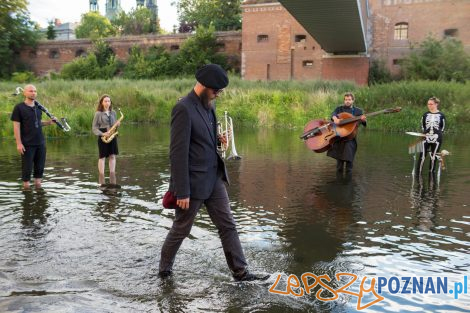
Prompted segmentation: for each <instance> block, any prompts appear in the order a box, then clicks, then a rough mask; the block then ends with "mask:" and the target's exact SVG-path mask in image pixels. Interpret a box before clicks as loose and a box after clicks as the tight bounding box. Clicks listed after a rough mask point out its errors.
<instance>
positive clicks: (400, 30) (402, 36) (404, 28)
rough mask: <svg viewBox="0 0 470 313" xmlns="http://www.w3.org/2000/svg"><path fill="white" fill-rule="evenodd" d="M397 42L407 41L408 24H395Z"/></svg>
mask: <svg viewBox="0 0 470 313" xmlns="http://www.w3.org/2000/svg"><path fill="white" fill-rule="evenodd" d="M393 38H394V39H395V40H406V39H408V23H405V22H402V23H397V24H395V35H394V36H393Z"/></svg>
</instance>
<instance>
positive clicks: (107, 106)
mask: <svg viewBox="0 0 470 313" xmlns="http://www.w3.org/2000/svg"><path fill="white" fill-rule="evenodd" d="M121 119H122V117H121ZM121 119H119V120H117V116H116V111H113V104H112V101H111V97H110V96H109V95H102V96H101V98H100V100H99V102H98V107H97V108H96V112H95V116H94V118H93V125H92V131H93V133H94V134H95V135H96V136H98V151H99V159H98V172H99V178H98V182H99V183H100V184H101V185H103V184H104V182H105V179H104V171H105V163H106V162H105V161H106V158H108V163H109V179H110V183H111V184H116V155H118V154H119V150H118V143H117V138H116V137H115V136H114V135H113V134H114V133H115V132H116V128H117V127H118V126H119V125H121ZM110 138H112V140H110V141H109V142H108V139H110Z"/></svg>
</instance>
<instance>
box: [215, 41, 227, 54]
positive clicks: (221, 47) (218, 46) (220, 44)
mask: <svg viewBox="0 0 470 313" xmlns="http://www.w3.org/2000/svg"><path fill="white" fill-rule="evenodd" d="M215 46H216V49H217V52H223V51H225V43H223V42H218V43H216V44H215Z"/></svg>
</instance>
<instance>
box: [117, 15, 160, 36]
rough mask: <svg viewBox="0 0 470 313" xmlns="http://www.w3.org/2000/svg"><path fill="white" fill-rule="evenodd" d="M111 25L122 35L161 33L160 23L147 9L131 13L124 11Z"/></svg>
mask: <svg viewBox="0 0 470 313" xmlns="http://www.w3.org/2000/svg"><path fill="white" fill-rule="evenodd" d="M111 23H112V24H113V25H114V27H115V28H116V29H118V31H119V33H120V34H122V35H142V34H149V33H159V31H160V27H159V25H158V21H156V20H155V17H154V16H153V14H152V12H151V11H150V10H149V9H147V8H137V9H133V10H131V11H130V12H129V13H126V12H124V11H122V12H121V13H120V14H119V15H118V16H117V17H116V18H115V19H114V20H113V21H112V22H111Z"/></svg>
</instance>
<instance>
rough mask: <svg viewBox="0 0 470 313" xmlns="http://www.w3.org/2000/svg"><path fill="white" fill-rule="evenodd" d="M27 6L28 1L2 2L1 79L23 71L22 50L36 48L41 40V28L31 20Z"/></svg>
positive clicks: (0, 25) (0, 15) (0, 3)
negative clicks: (20, 57) (20, 59)
mask: <svg viewBox="0 0 470 313" xmlns="http://www.w3.org/2000/svg"><path fill="white" fill-rule="evenodd" d="M26 4H27V2H26V0H2V1H1V2H0V64H2V66H1V67H0V78H8V77H10V75H11V73H13V72H15V71H17V70H21V63H20V61H19V56H20V52H21V50H22V49H23V48H24V47H26V46H29V47H33V48H34V47H35V45H36V43H37V41H38V40H39V38H40V32H39V27H38V25H36V24H35V23H33V22H32V21H31V20H30V18H29V15H28V12H27V11H26Z"/></svg>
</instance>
